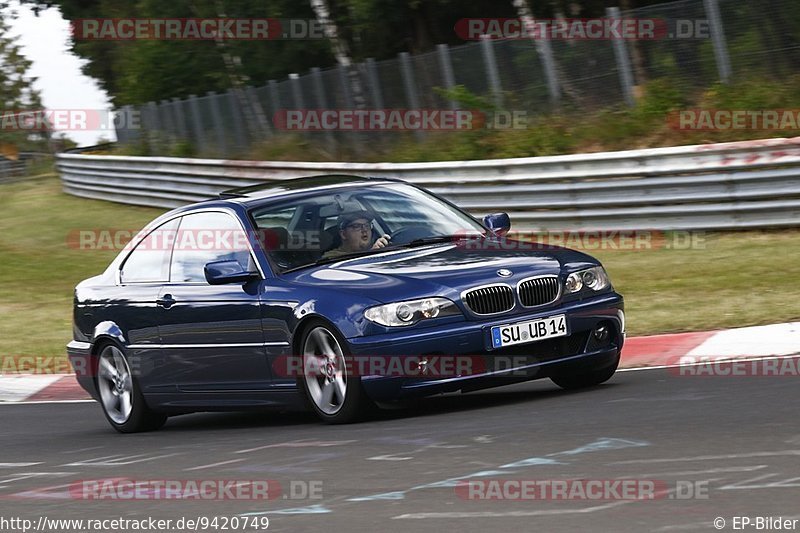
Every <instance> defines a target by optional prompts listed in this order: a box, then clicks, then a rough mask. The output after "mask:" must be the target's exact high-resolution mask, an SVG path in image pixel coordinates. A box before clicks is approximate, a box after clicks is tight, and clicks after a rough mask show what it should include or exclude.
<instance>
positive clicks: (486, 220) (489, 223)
mask: <svg viewBox="0 0 800 533" xmlns="http://www.w3.org/2000/svg"><path fill="white" fill-rule="evenodd" d="M483 225H484V226H486V227H487V228H489V229H490V230H492V233H494V234H495V235H497V236H498V237H502V236H503V235H505V234H506V233H508V230H510V229H511V218H510V217H509V216H508V213H492V214H491V215H486V216H485V217H483Z"/></svg>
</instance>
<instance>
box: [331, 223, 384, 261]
mask: <svg viewBox="0 0 800 533" xmlns="http://www.w3.org/2000/svg"><path fill="white" fill-rule="evenodd" d="M374 218H375V217H373V216H372V214H371V213H370V212H369V211H354V212H350V213H342V214H341V215H339V220H338V221H337V224H338V226H339V236H340V237H341V238H342V244H341V246H339V247H338V248H333V249H332V250H328V251H327V252H325V253H324V254H323V255H322V258H323V259H328V258H330V257H338V256H340V255H345V254H350V253H353V252H361V251H363V250H369V249H370V248H371V249H373V250H375V249H378V248H383V247H385V246H387V245H388V244H389V239H391V237H389V235H383V236H382V237H380V238H379V239H378V240H376V241H375V244H373V245H372V246H370V243H371V242H372V220H373V219H374Z"/></svg>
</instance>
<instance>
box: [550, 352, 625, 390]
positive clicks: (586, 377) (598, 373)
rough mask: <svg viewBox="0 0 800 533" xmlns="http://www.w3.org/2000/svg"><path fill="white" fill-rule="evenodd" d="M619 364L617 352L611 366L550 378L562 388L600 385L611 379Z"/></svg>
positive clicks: (582, 387)
mask: <svg viewBox="0 0 800 533" xmlns="http://www.w3.org/2000/svg"><path fill="white" fill-rule="evenodd" d="M617 366H619V352H617V357H616V359H615V360H614V362H613V363H612V364H611V365H609V366H606V367H603V368H600V369H598V370H592V371H591V372H583V373H580V374H564V375H560V376H553V377H551V378H550V379H551V380H552V381H553V383H555V384H556V385H558V386H559V387H561V388H562V389H585V388H587V387H594V386H595V385H600V384H601V383H605V382H606V381H608V380H609V379H611V376H613V375H614V372H616V371H617Z"/></svg>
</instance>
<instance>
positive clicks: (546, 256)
mask: <svg viewBox="0 0 800 533" xmlns="http://www.w3.org/2000/svg"><path fill="white" fill-rule="evenodd" d="M530 248H531V249H525V248H524V247H522V246H517V247H515V249H510V250H509V249H491V248H488V249H487V248H484V249H467V248H465V247H464V246H459V245H458V244H455V243H444V244H437V245H429V246H424V247H417V248H411V249H403V250H393V251H389V252H385V253H378V254H372V255H367V256H364V257H357V258H353V259H346V260H343V261H338V262H335V263H327V264H323V265H319V266H315V267H309V268H304V269H301V270H298V271H295V272H291V273H289V274H287V275H286V278H285V279H287V281H291V282H294V283H300V284H308V285H317V286H320V285H322V286H325V288H328V289H337V290H342V291H347V292H353V293H358V294H360V295H362V296H368V297H370V298H372V299H374V300H377V301H380V302H392V301H399V300H406V299H413V298H422V297H426V296H431V295H434V294H436V295H441V296H445V297H448V298H450V299H452V300H457V299H460V294H461V292H462V291H464V290H466V289H469V288H472V287H477V286H479V285H487V284H491V283H508V284H511V285H513V284H515V283H516V282H518V281H519V280H521V279H523V278H526V277H530V276H535V275H542V274H560V273H561V271H562V269H563V268H564V267H565V266H571V265H572V264H574V266H575V267H576V268H577V267H580V266H586V265H588V266H591V265H596V264H599V263H598V262H597V261H596V260H594V259H592V258H591V257H590V256H588V255H586V254H583V253H580V252H576V251H574V250H569V249H566V248H559V247H548V248H547V249H532V248H533V247H530ZM501 269H505V270H509V271H511V275H507V276H501V275H500V274H499V273H498V271H499V270H501Z"/></svg>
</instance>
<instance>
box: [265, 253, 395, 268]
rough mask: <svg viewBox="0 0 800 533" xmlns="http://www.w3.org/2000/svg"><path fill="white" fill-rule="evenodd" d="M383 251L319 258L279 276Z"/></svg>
mask: <svg viewBox="0 0 800 533" xmlns="http://www.w3.org/2000/svg"><path fill="white" fill-rule="evenodd" d="M383 250H386V248H376V249H374V250H373V249H369V250H361V251H359V252H350V253H347V254H342V255H337V256H334V257H321V258H319V259H317V260H316V261H313V262H311V263H305V264H303V265H298V266H296V267H292V268H287V269H286V270H283V271H281V274H286V273H288V272H294V271H295V270H300V269H303V268H309V267H314V266H318V265H324V264H327V263H336V262H337V261H344V260H345V259H353V258H356V257H363V256H365V255H371V254H373V253H375V252H380V251H383Z"/></svg>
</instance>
